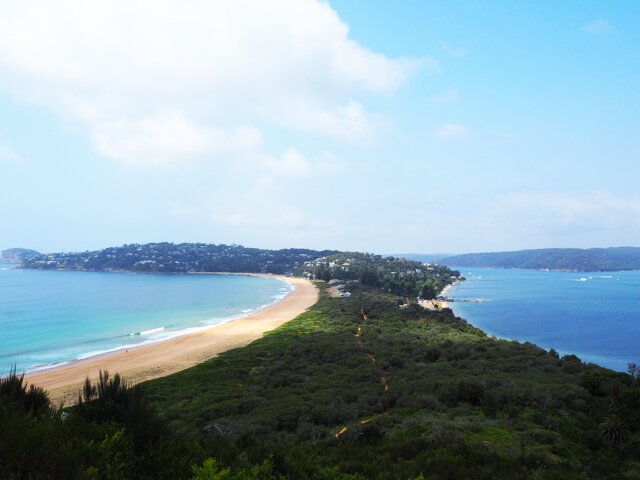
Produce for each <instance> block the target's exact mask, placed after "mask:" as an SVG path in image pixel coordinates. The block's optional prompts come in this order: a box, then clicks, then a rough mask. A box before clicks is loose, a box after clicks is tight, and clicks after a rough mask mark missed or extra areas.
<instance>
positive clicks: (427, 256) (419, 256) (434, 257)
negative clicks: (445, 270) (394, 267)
mask: <svg viewBox="0 0 640 480" xmlns="http://www.w3.org/2000/svg"><path fill="white" fill-rule="evenodd" d="M384 256H385V257H395V258H406V259H407V260H414V261H416V262H422V263H435V262H439V261H440V260H442V259H443V258H447V257H451V256H452V255H451V254H450V253H388V254H386V255H384Z"/></svg>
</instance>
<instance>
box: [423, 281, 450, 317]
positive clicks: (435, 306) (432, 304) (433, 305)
mask: <svg viewBox="0 0 640 480" xmlns="http://www.w3.org/2000/svg"><path fill="white" fill-rule="evenodd" d="M453 285H455V283H453V284H451V285H447V286H446V287H444V288H443V289H442V292H440V293H439V294H438V296H443V297H446V296H447V292H448V291H449V290H451V288H453ZM418 304H419V305H420V306H421V307H423V308H426V309H427V310H433V311H438V310H442V309H443V308H449V302H447V301H444V300H435V299H434V300H421V301H420V302H418Z"/></svg>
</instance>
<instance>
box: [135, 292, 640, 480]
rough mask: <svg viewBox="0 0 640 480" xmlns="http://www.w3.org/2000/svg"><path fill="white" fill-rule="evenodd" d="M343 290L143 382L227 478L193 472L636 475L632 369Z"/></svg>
mask: <svg viewBox="0 0 640 480" xmlns="http://www.w3.org/2000/svg"><path fill="white" fill-rule="evenodd" d="M349 288H350V290H351V293H352V295H351V297H349V298H332V297H329V296H328V295H327V294H326V291H325V290H326V287H322V290H323V294H322V298H321V300H320V301H319V302H318V304H316V305H315V306H314V307H312V308H311V309H310V310H309V311H308V312H307V313H305V314H304V315H302V316H300V317H298V318H297V319H296V320H294V321H292V322H289V323H288V324H286V325H285V326H283V327H281V328H280V329H278V330H276V331H274V332H272V333H270V334H268V335H266V336H265V337H264V338H263V339H261V340H259V341H256V342H254V343H253V344H251V345H249V346H248V347H246V348H242V349H238V350H233V351H229V352H227V353H224V354H222V355H220V356H219V357H217V358H215V359H212V360H210V361H207V362H205V363H203V364H201V365H198V366H196V367H193V368H191V369H189V370H185V371H183V372H180V373H178V374H175V375H172V376H169V377H166V378H162V379H157V380H154V381H152V382H149V383H148V384H147V392H148V394H149V396H150V398H151V400H152V403H153V405H155V406H156V408H157V409H158V411H159V412H160V413H161V415H162V416H163V417H164V418H166V419H167V421H168V422H169V423H170V426H171V428H173V429H175V430H176V431H179V432H181V433H183V434H185V435H192V436H193V437H194V438H198V439H200V442H201V444H202V445H203V448H204V449H205V451H206V452H207V455H208V456H210V457H212V458H215V459H216V460H215V462H214V463H209V464H208V467H207V466H206V465H204V466H202V467H201V468H202V469H204V468H205V467H206V468H209V469H210V470H211V471H215V472H221V471H225V472H227V473H226V474H224V475H228V476H223V475H222V474H220V475H221V476H215V475H217V474H218V473H215V474H213V473H212V474H211V476H208V477H207V476H200V477H198V478H251V477H248V476H246V475H249V473H248V472H250V469H251V468H257V467H260V468H268V469H269V472H270V475H271V474H273V475H278V476H282V477H284V478H292V479H293V478H296V479H297V478H318V479H334V478H343V479H347V478H348V479H365V478H366V479H369V478H372V479H376V478H379V479H386V478H397V479H411V478H418V477H419V476H420V475H421V474H422V475H424V478H429V479H459V478H487V479H488V478H509V479H512V478H545V479H552V478H553V479H556V478H558V479H560V478H585V479H586V478H640V465H639V464H638V463H637V462H636V461H635V460H634V459H636V458H640V433H639V432H640V414H639V413H638V412H640V409H639V407H640V387H638V386H637V383H638V382H637V378H638V376H637V369H636V370H635V372H636V375H635V376H634V375H626V374H620V373H616V372H612V371H610V370H606V369H603V368H600V367H597V366H595V365H585V364H583V363H582V362H581V361H580V360H579V359H578V358H577V357H575V356H565V357H563V358H559V357H558V356H557V354H556V353H555V352H554V351H550V352H547V351H545V350H542V349H540V348H538V347H536V346H534V345H532V344H528V343H525V344H520V343H518V342H511V341H504V340H496V339H493V338H490V337H487V336H486V335H485V334H484V333H483V332H481V331H480V330H478V329H476V328H474V327H472V326H470V325H469V324H467V323H466V322H465V321H464V320H461V319H459V318H456V317H455V316H454V315H453V314H452V312H451V311H450V310H448V309H445V310H444V311H440V312H429V311H426V310H423V309H421V308H420V307H418V306H408V307H406V308H403V309H401V308H399V307H398V301H397V297H395V296H392V295H387V294H381V293H380V292H379V290H378V289H371V288H369V287H366V286H362V285H359V284H351V285H350V286H349ZM264 462H267V463H266V464H264ZM264 465H267V467H264ZM261 466H262V467H261ZM201 471H202V470H199V472H201ZM202 475H204V474H202ZM234 475H238V476H237V477H236V476H234ZM242 475H245V476H242ZM266 478H269V477H266Z"/></svg>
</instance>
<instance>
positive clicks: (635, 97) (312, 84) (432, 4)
mask: <svg viewBox="0 0 640 480" xmlns="http://www.w3.org/2000/svg"><path fill="white" fill-rule="evenodd" d="M638 45H640V3H639V2H636V1H635V0H618V1H615V2H605V1H597V2H596V1H589V0H584V1H551V0H547V1H544V0H542V1H526V0H522V1H518V2H510V1H473V0H468V1H445V0H442V1H426V0H416V1H411V0H405V1H402V2H397V1H382V0H379V1H375V2H372V1H370V0H367V1H365V0H340V1H331V2H324V1H317V0H256V1H247V0H233V1H220V2H207V1H201V0H186V1H185V0H182V1H177V0H141V1H137V2H128V1H124V0H114V1H110V2H86V1H80V0H60V1H56V2H51V1H38V0H35V1H32V0H23V1H20V2H15V1H10V0H0V249H4V248H10V247H25V248H34V249H36V250H39V251H42V252H53V251H82V250H92V249H98V248H104V247H108V246H115V245H121V244H125V243H146V242H160V241H169V242H206V243H216V244H217V243H227V244H230V243H238V244H242V245H245V246H253V247H262V248H287V247H306V248H317V249H325V248H327V249H339V250H357V251H371V252H378V253H389V252H396V253H397V252H430V253H435V252H447V253H462V252H478V251H497V250H517V249H523V248H543V247H604V246H622V245H640V241H638V238H640V189H639V188H638V185H639V179H640V49H639V48H638Z"/></svg>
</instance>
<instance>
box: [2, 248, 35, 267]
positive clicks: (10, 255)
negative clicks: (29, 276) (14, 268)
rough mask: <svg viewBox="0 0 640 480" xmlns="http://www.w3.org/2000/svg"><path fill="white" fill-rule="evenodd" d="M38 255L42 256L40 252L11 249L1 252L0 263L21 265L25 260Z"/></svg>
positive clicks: (26, 249)
mask: <svg viewBox="0 0 640 480" xmlns="http://www.w3.org/2000/svg"><path fill="white" fill-rule="evenodd" d="M38 255H40V252H36V251H35V250H29V249H28V248H9V249H7V250H3V251H2V252H0V262H3V263H21V262H22V261H23V260H24V259H25V258H29V257H35V256H38Z"/></svg>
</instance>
